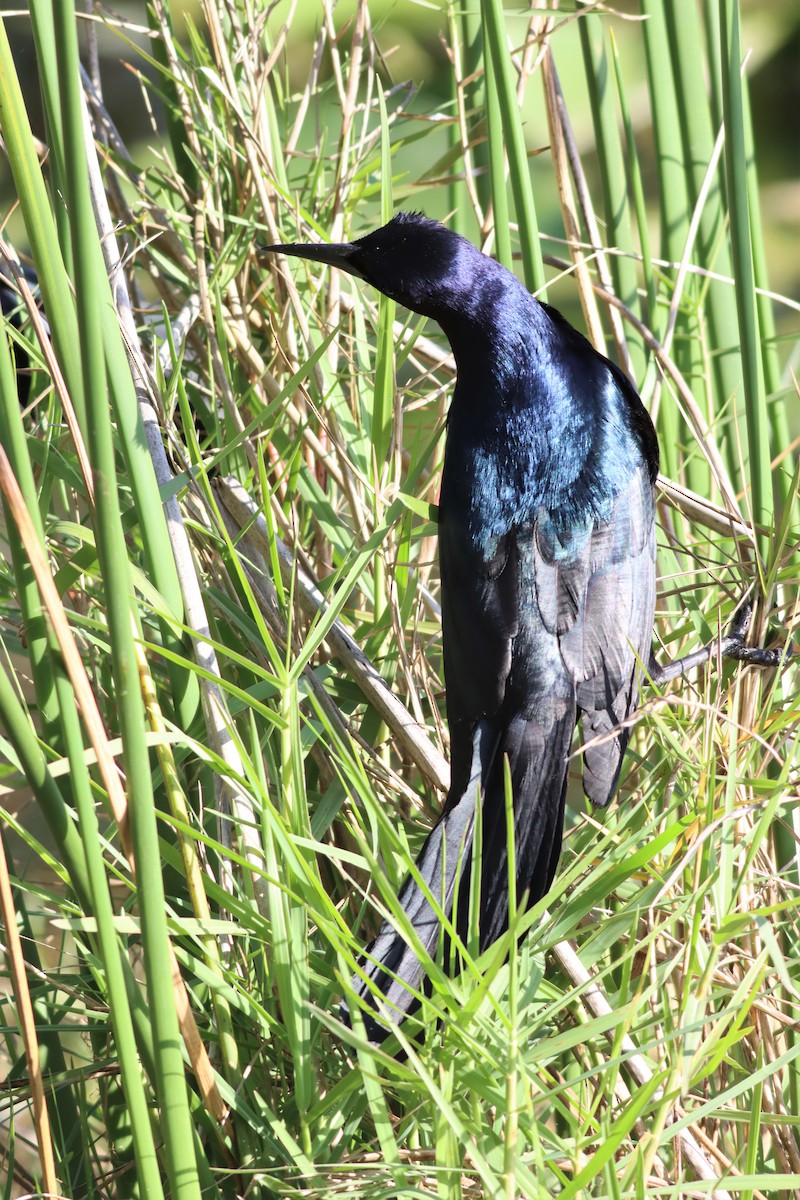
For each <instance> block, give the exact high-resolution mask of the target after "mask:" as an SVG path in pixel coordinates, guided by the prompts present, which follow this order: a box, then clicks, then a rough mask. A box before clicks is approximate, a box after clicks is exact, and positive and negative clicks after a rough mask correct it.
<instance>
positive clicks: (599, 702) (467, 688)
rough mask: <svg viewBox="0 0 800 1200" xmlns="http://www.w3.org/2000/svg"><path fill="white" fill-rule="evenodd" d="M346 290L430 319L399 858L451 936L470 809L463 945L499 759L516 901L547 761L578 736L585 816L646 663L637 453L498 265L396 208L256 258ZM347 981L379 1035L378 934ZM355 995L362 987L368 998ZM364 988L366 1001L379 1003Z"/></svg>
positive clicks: (496, 902) (557, 779)
mask: <svg viewBox="0 0 800 1200" xmlns="http://www.w3.org/2000/svg"><path fill="white" fill-rule="evenodd" d="M272 249H275V250H283V251H284V252H285V253H288V254H293V255H297V256H300V257H304V258H312V259H316V260H318V261H322V262H327V263H330V264H332V265H336V266H339V267H341V268H342V269H344V270H345V271H349V272H350V273H351V274H354V275H357V276H359V277H360V278H363V279H365V280H367V281H368V282H369V283H371V284H373V285H374V286H375V287H377V288H378V289H379V290H380V291H382V292H384V293H385V294H386V295H388V296H391V297H393V298H394V299H395V300H397V301H399V302H400V303H401V304H404V305H406V307H408V308H410V309H412V310H413V311H415V312H418V313H422V314H424V315H426V316H429V317H432V318H433V319H435V320H436V321H438V323H439V324H440V325H441V327H442V329H443V330H444V332H445V334H446V335H447V338H448V340H449V342H450V344H451V346H452V349H453V353H454V355H455V359H456V365H457V369H458V374H457V382H456V387H455V392H454V395H453V400H452V404H451V406H450V412H449V416H448V430H447V444H446V450H445V462H444V469H443V474H442V486H441V498H440V524H439V555H440V566H441V580H442V633H443V644H444V666H445V682H446V688H447V715H448V722H449V726H450V740H451V766H452V782H451V787H450V791H449V794H448V797H447V801H446V804H445V807H444V810H443V813H442V816H441V817H440V819H439V821H438V822H437V824H436V826H435V827H434V829H433V830H432V832H431V834H430V836H429V838H428V840H427V842H426V844H425V846H424V848H423V851H422V853H421V855H420V858H419V860H418V863H417V867H418V871H419V874H420V876H421V878H422V879H423V880H424V882H425V884H426V887H427V888H428V889H429V890H430V892H431V893H432V894H433V895H434V896H436V897H437V898H441V900H442V902H443V904H444V908H445V910H447V911H449V910H450V909H451V908H452V906H453V903H454V895H455V892H456V888H457V887H458V896H459V902H458V905H457V909H456V912H455V913H454V914H453V917H454V921H455V924H456V928H457V930H458V931H459V934H460V936H461V937H462V938H465V937H466V930H467V908H466V903H465V898H466V896H467V893H468V890H469V889H468V886H467V883H466V882H464V883H463V885H461V886H459V885H458V869H457V868H458V867H460V872H461V878H462V879H463V880H465V881H468V880H469V863H470V854H471V846H472V837H473V829H474V820H475V814H476V807H477V804H478V801H479V797H480V798H481V800H482V821H483V847H484V849H483V859H482V884H481V902H480V944H481V948H482V949H484V948H485V947H486V946H488V945H490V944H491V942H493V941H494V940H495V939H496V938H497V937H499V936H500V934H501V933H502V932H503V931H504V930H505V928H506V927H507V922H508V863H507V856H506V846H507V831H506V822H505V792H504V763H505V761H506V760H507V761H508V763H509V767H510V773H511V781H512V792H513V801H514V813H515V846H516V875H517V892H518V895H519V896H520V898H521V897H522V896H523V894H526V895H527V898H528V900H529V902H533V901H535V900H537V899H539V898H540V897H541V896H543V895H544V894H545V893H546V891H547V890H548V889H549V887H550V884H551V882H552V879H553V875H554V873H555V870H556V867H557V864H558V857H559V853H560V847H561V830H562V824H563V808H564V795H565V791H566V782H567V764H568V756H569V754H570V748H571V743H572V738H573V733H574V730H575V726H576V723H577V722H579V721H580V722H582V727H583V740H584V741H585V742H588V745H586V747H585V749H584V753H583V761H584V787H585V790H586V793H587V795H588V796H589V798H590V799H591V800H592V801H593V803H595V804H599V805H604V804H607V803H608V802H609V801H610V799H611V797H612V795H613V792H614V789H615V787H616V784H617V780H618V777H619V771H620V764H621V760H622V755H623V753H624V750H625V745H626V743H627V740H628V730H627V728H622V727H621V725H620V723H621V722H623V721H624V720H625V719H626V718H627V717H629V716H630V714H631V712H632V711H633V710H634V708H635V707H636V702H637V679H636V673H637V662H638V660H639V659H643V660H644V661H645V662H647V661H648V659H649V652H650V639H651V633H652V622H653V611H654V605H655V539H654V495H653V486H654V481H655V477H656V473H657V470H658V447H657V442H656V436H655V431H654V429H653V426H652V423H651V422H650V419H649V417H648V415H647V413H646V411H645V409H644V407H643V405H642V403H641V401H640V399H639V397H638V396H637V394H636V392H635V391H634V389H633V387H632V386H631V384H630V383H629V382H628V380H627V379H626V377H625V376H624V375H623V374H622V373H621V372H620V371H619V370H618V369H617V368H616V367H614V366H613V364H611V363H610V362H609V361H608V360H607V359H605V358H603V357H602V356H601V355H600V354H598V353H597V352H596V351H595V350H594V349H593V348H592V347H591V346H590V345H589V343H588V342H587V341H586V339H585V338H583V337H582V336H581V335H580V334H579V333H577V331H576V330H574V329H573V328H572V327H571V326H570V325H569V324H568V323H567V322H566V321H565V320H564V319H563V317H561V316H560V314H559V313H557V312H556V311H555V310H553V309H551V308H549V307H547V306H546V305H542V304H539V303H538V302H537V301H536V300H535V299H534V298H533V297H532V296H531V295H530V294H529V293H528V292H527V291H526V289H525V288H524V287H523V286H522V284H521V283H520V282H519V281H518V280H517V279H516V278H515V277H514V275H512V274H511V273H510V272H509V271H507V270H506V269H505V268H504V267H502V266H500V265H499V264H498V263H496V262H494V261H493V260H492V259H490V258H488V257H486V256H485V255H483V254H481V253H480V252H479V251H478V250H477V249H476V248H475V247H474V246H472V245H471V244H470V243H469V242H468V241H466V240H465V239H464V238H461V237H458V236H457V235H455V234H453V233H451V232H450V231H449V230H447V229H445V228H444V227H443V226H441V225H439V224H438V223H437V222H435V221H429V220H427V219H426V218H424V217H420V216H418V215H414V214H401V215H400V216H398V217H396V218H395V219H394V220H393V221H391V222H390V223H389V224H388V225H386V226H384V227H383V228H382V229H378V230H376V231H375V232H374V233H371V234H369V235H367V236H366V237H364V238H361V239H359V240H358V241H356V242H351V243H347V244H345V245H341V246H301V245H297V246H294V245H293V246H284V247H272ZM400 900H401V903H402V905H403V907H404V909H405V911H406V914H407V916H408V917H409V919H410V920H411V923H412V924H413V927H414V929H415V932H416V934H417V936H418V937H419V938H420V939H421V941H422V943H423V945H424V946H425V948H426V950H427V951H428V952H429V953H431V954H433V953H434V952H435V949H436V946H437V942H438V939H439V935H440V922H439V920H438V919H437V917H436V914H435V912H434V909H433V907H432V906H431V904H430V903H429V901H428V899H427V897H426V895H425V892H424V890H423V889H421V888H420V886H419V884H418V883H417V882H415V881H414V880H413V879H409V880H408V881H407V882H406V884H405V886H404V888H403V890H402V892H401V896H400ZM362 976H363V977H362ZM362 976H357V977H356V979H355V980H354V987H355V990H356V991H357V992H358V994H359V995H360V996H361V997H362V998H363V1000H364V1001H365V1003H366V1005H367V1007H368V1009H370V1008H373V1009H374V1008H377V1009H378V1012H379V1014H380V1017H381V1019H382V1022H383V1024H381V1023H379V1022H378V1021H376V1020H375V1019H374V1018H373V1017H372V1016H369V1017H368V1025H369V1029H370V1034H371V1036H372V1037H374V1038H376V1039H380V1038H381V1037H383V1036H385V1033H386V1030H387V1028H391V1024H392V1022H398V1021H400V1020H402V1017H403V1015H404V1014H405V1013H406V1012H408V1011H409V1009H410V1008H411V1007H412V1006H413V1004H414V994H415V993H416V992H418V991H419V989H420V987H421V986H422V985H423V969H422V965H421V963H420V961H419V959H418V957H417V955H416V953H415V952H414V951H413V950H412V949H411V947H410V946H409V945H408V944H407V942H406V940H405V938H404V937H403V936H402V934H401V933H400V932H398V931H397V930H396V929H395V928H394V927H393V926H392V925H391V924H389V923H386V924H384V926H383V928H382V929H381V931H380V933H379V935H378V937H377V939H376V940H375V942H374V943H373V944H372V946H370V947H369V949H368V951H367V953H366V956H365V960H364V963H363V971H362ZM367 980H369V981H370V982H369V983H368V982H367ZM381 994H382V998H381Z"/></svg>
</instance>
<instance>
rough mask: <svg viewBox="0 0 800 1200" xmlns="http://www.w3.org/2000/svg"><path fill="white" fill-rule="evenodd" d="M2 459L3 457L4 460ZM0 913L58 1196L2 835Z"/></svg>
mask: <svg viewBox="0 0 800 1200" xmlns="http://www.w3.org/2000/svg"><path fill="white" fill-rule="evenodd" d="M0 461H2V460H0ZM0 915H2V918H3V927H4V929H5V947H4V950H5V957H6V959H7V961H8V965H9V968H10V970H11V982H12V985H13V988H14V996H15V998H16V1002H17V1017H18V1020H19V1026H20V1032H21V1033H22V1042H23V1045H24V1046H25V1058H26V1061H27V1064H28V1080H29V1082H30V1087H31V1096H32V1099H33V1126H34V1129H35V1130H36V1146H37V1149H38V1151H39V1162H40V1163H41V1166H42V1183H43V1184H44V1190H45V1191H46V1192H49V1193H50V1195H52V1196H56V1195H57V1194H58V1192H59V1191H60V1189H59V1186H58V1177H57V1175H56V1161H55V1155H54V1154H53V1141H52V1138H51V1136H50V1118H49V1116H48V1114H47V1103H46V1101H45V1094H44V1082H43V1080H42V1064H41V1059H40V1057H39V1039H38V1037H37V1033H36V1017H35V1015H34V1011H33V1004H32V1002H31V993H30V988H29V987H28V975H27V971H26V969H25V956H24V954H23V953H22V941H21V939H20V936H19V929H18V928H17V912H16V908H15V907H14V896H13V893H12V891H11V879H10V877H9V874H8V862H7V861H6V851H5V846H4V844H3V840H2V838H0Z"/></svg>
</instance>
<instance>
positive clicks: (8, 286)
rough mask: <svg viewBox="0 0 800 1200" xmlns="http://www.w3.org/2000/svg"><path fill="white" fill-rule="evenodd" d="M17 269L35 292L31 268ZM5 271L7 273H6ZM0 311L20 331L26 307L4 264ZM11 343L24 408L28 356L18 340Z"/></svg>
mask: <svg viewBox="0 0 800 1200" xmlns="http://www.w3.org/2000/svg"><path fill="white" fill-rule="evenodd" d="M18 269H19V270H20V271H21V273H22V274H23V275H24V276H25V279H26V281H27V283H28V285H29V287H31V288H32V289H33V290H34V293H35V294H37V293H38V289H39V281H38V279H37V277H36V272H35V271H34V270H33V268H32V267H21V268H18ZM6 272H8V273H7V274H6ZM0 312H2V315H3V316H4V317H5V318H6V320H7V321H8V323H9V325H11V326H12V327H13V328H14V329H15V330H16V331H17V333H19V332H21V330H22V327H23V320H24V317H25V316H26V309H25V305H24V303H23V301H22V298H21V296H20V294H19V289H18V287H17V286H16V284H15V282H14V278H13V276H12V274H11V269H10V268H9V267H7V266H5V265H4V264H0ZM13 345H14V357H15V363H16V371H17V394H18V397H19V403H20V407H22V408H24V407H25V405H26V404H27V403H28V399H29V396H30V389H31V372H30V357H29V355H28V352H27V350H25V348H24V347H23V346H22V345H21V344H20V343H19V342H18V341H14V343H13Z"/></svg>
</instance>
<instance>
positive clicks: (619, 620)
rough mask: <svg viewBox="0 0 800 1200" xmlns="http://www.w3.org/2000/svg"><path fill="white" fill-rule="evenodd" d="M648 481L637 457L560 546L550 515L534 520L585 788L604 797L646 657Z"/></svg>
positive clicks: (651, 559) (651, 565) (650, 547)
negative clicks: (582, 533) (609, 496)
mask: <svg viewBox="0 0 800 1200" xmlns="http://www.w3.org/2000/svg"><path fill="white" fill-rule="evenodd" d="M654 530H655V525H654V496H653V485H652V483H651V480H650V476H649V473H648V472H647V470H646V469H645V468H644V466H642V467H641V468H639V469H638V470H637V471H635V472H634V474H633V475H632V477H631V479H630V483H629V485H628V486H627V488H625V489H623V490H622V491H621V492H620V493H619V494H618V496H617V497H616V500H615V501H614V503H613V506H612V508H611V511H610V515H609V518H608V520H606V521H599V520H595V521H594V522H593V523H592V525H591V528H590V531H589V535H588V537H586V538H585V541H584V543H583V545H581V546H579V547H573V548H572V549H570V548H569V547H567V548H566V552H565V546H564V544H563V539H559V537H558V536H557V533H556V530H555V529H554V527H553V524H552V523H551V521H550V520H549V519H548V518H547V517H546V516H545V518H544V519H542V520H540V521H538V522H537V525H536V530H535V535H534V536H535V542H536V548H535V553H534V562H535V574H536V597H537V603H538V608H539V612H540V614H541V617H542V621H543V623H544V625H545V627H546V628H547V630H548V631H549V632H551V633H553V634H555V635H556V636H557V638H558V643H559V650H560V654H561V658H562V661H563V663H564V666H565V668H566V670H567V672H568V674H569V676H570V678H571V679H572V681H573V683H574V687H575V698H576V703H577V707H578V709H579V711H580V713H581V716H582V729H583V735H584V742H585V743H586V745H585V749H584V779H583V784H584V791H585V792H586V795H587V796H588V798H589V799H590V800H591V801H592V803H593V804H597V805H605V804H608V803H609V801H610V800H611V798H612V796H613V794H614V789H615V787H616V784H617V779H618V777H619V771H620V766H621V763H622V756H623V754H624V751H625V746H626V744H627V741H628V737H629V730H627V729H620V728H619V725H620V722H622V721H624V720H625V719H626V718H627V717H629V716H630V715H631V714H632V712H633V711H634V709H635V708H636V702H637V696H638V689H637V678H636V667H637V660H643V661H644V662H647V660H648V657H649V651H650V641H651V638H652V629H653V612H654V608H655V532H654Z"/></svg>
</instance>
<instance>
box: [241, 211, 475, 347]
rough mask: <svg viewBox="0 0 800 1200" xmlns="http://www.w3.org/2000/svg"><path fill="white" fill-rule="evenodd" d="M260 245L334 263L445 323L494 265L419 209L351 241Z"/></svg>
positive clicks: (466, 303)
mask: <svg viewBox="0 0 800 1200" xmlns="http://www.w3.org/2000/svg"><path fill="white" fill-rule="evenodd" d="M262 249H263V251H264V252H266V253H279V254H288V255H291V256H293V257H295V258H308V259H311V260H312V261H313V262H322V263H328V264H329V265H330V266H332V267H339V269H340V270H342V271H346V272H347V273H348V274H349V275H355V276H356V277H357V278H359V279H365V280H366V281H367V282H368V283H371V284H372V286H373V287H376V288H377V289H378V291H379V292H383V294H384V295H386V296H389V297H390V298H391V299H392V300H397V301H398V302H399V303H400V304H403V305H405V307H406V308H410V309H411V310H412V311H413V312H418V313H421V314H422V315H423V316H429V317H433V318H434V319H436V320H438V321H440V322H441V323H442V324H445V325H446V324H447V318H448V316H451V317H452V316H453V315H456V314H459V313H461V312H464V311H467V310H468V308H469V305H470V303H471V302H472V299H473V297H474V291H475V285H476V282H477V280H478V279H479V277H481V276H482V275H483V274H485V273H486V272H487V271H491V270H492V268H495V267H497V264H496V263H494V262H493V261H492V260H491V259H488V258H487V257H486V256H485V255H483V254H481V253H480V251H479V250H476V248H475V247H474V246H473V245H472V243H471V242H468V241H467V239H466V238H463V237H461V236H460V235H459V234H457V233H453V232H452V231H451V230H449V229H446V228H445V226H444V225H441V224H440V223H439V222H438V221H432V220H431V219H430V218H428V217H425V216H423V215H422V214H421V213H398V214H397V216H396V217H393V218H392V220H391V221H389V223H388V224H387V225H383V226H382V227H381V228H380V229H376V230H375V231H374V232H373V233H368V234H367V235H366V236H365V237H361V238H358V239H357V240H356V241H354V242H340V243H338V244H319V245H315V246H311V245H305V244H303V243H297V242H292V243H290V244H288V245H276V246H264V247H263V248H262Z"/></svg>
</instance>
